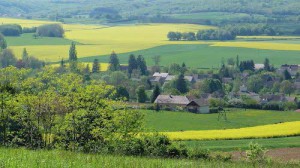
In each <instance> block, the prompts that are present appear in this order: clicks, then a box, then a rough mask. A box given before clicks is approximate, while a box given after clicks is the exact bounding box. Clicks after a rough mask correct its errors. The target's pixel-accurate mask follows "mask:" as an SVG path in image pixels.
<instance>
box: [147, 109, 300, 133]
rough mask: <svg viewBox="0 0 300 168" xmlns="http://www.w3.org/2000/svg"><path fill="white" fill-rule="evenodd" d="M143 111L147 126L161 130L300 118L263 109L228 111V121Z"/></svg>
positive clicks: (223, 127)
mask: <svg viewBox="0 0 300 168" xmlns="http://www.w3.org/2000/svg"><path fill="white" fill-rule="evenodd" d="M143 113H144V114H145V120H146V123H145V126H146V128H148V129H149V130H150V131H160V132H166V131H187V130H218V129H230V128H243V127H253V126H259V125H266V124H275V123H279V122H288V121H299V120H300V113H296V112H279V111H278V112H277V111H263V110H246V111H244V110H231V111H229V112H227V118H228V120H227V121H224V120H220V121H218V114H193V113H187V112H167V111H161V112H156V111H143Z"/></svg>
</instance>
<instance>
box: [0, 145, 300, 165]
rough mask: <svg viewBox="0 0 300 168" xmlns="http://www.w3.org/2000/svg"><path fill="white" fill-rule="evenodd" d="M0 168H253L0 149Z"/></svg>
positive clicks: (220, 163) (198, 162)
mask: <svg viewBox="0 0 300 168" xmlns="http://www.w3.org/2000/svg"><path fill="white" fill-rule="evenodd" d="M297 166H299V165H298V164H287V163H278V162H274V163H273V162H272V163H269V164H267V165H264V167H272V168H277V167H297ZM0 167H3V168H6V167H16V168H17V167H18V168H28V167H30V168H44V167H45V168H57V167H66V168H67V167H68V168H69V167H70V168H71V167H72V168H77V167H78V168H95V167H104V168H106V167H108V168H123V167H147V168H148V167H149V168H157V167H162V168H165V167H166V168H170V167H187V168H189V167H191V168H192V167H193V168H194V167H208V168H210V167H211V168H216V167H224V168H227V167H228V168H232V167H243V168H248V167H249V168H250V167H253V165H252V164H251V163H247V162H242V161H239V162H220V161H214V160H209V161H204V160H184V159H180V160H179V159H155V158H142V157H122V156H109V155H100V154H99V155H96V154H95V155H92V154H82V153H73V152H66V151H57V150H52V151H47V150H37V151H30V150H25V149H7V148H0Z"/></svg>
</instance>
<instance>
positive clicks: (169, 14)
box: [0, 0, 300, 25]
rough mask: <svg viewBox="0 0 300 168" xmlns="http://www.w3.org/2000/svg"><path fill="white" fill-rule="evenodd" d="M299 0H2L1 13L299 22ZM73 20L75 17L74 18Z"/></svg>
mask: <svg viewBox="0 0 300 168" xmlns="http://www.w3.org/2000/svg"><path fill="white" fill-rule="evenodd" d="M299 9H300V3H299V0H276V1H270V0H252V1H248V0H210V1H207V0H185V1H181V0H148V1H142V0H131V1H128V0H119V1H111V0H89V1H87V0H23V1H21V2H20V1H19V0H1V1H0V16H1V15H2V16H20V15H22V16H25V17H28V18H31V17H33V18H48V19H52V20H61V21H69V20H70V18H73V19H74V18H80V19H82V18H89V17H91V18H92V19H95V20H104V21H114V22H118V21H131V20H137V21H144V22H185V23H201V24H215V25H218V24H226V23H228V22H229V23H232V22H234V23H238V22H243V23H249V22H250V23H262V22H263V23H266V22H267V23H287V22H289V23H291V22H292V23H297V22H298V23H299V22H300V10H299ZM72 21H73V20H72Z"/></svg>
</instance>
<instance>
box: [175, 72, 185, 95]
mask: <svg viewBox="0 0 300 168" xmlns="http://www.w3.org/2000/svg"><path fill="white" fill-rule="evenodd" d="M176 89H177V90H178V91H179V92H180V93H187V92H188V84H187V81H186V80H185V78H184V74H183V73H181V74H180V75H179V76H178V78H177V79H176Z"/></svg>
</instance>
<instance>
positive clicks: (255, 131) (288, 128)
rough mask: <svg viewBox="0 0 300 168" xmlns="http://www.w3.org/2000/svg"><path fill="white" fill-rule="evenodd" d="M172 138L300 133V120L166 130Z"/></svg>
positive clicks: (288, 134)
mask: <svg viewBox="0 0 300 168" xmlns="http://www.w3.org/2000/svg"><path fill="white" fill-rule="evenodd" d="M162 134H164V135H166V136H168V137H169V138H170V139H171V140H175V141H186V140H226V139H249V138H272V137H284V136H295V135H300V121H297V122H287V123H281V124H272V125H263V126H256V127H247V128H240V129H227V130H207V131H184V132H164V133H162Z"/></svg>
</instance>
